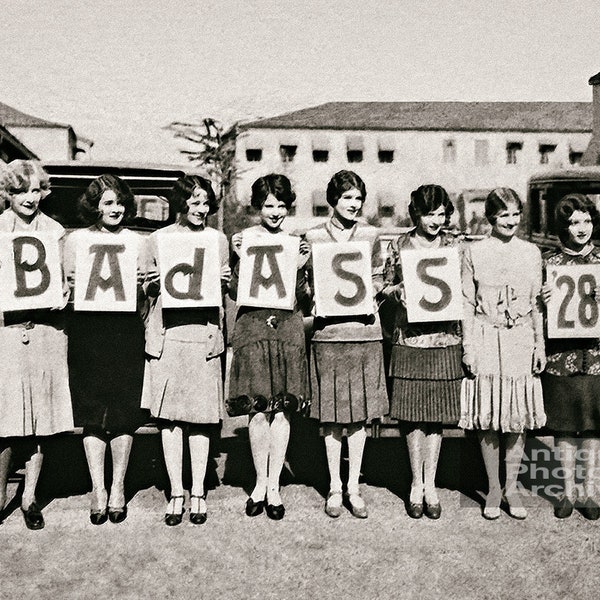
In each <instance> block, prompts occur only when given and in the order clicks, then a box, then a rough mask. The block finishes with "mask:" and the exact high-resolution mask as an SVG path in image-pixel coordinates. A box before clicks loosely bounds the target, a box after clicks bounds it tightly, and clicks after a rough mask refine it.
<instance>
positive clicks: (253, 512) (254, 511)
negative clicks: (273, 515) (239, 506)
mask: <svg viewBox="0 0 600 600" xmlns="http://www.w3.org/2000/svg"><path fill="white" fill-rule="evenodd" d="M264 508H265V501H264V500H259V501H258V502H254V500H252V498H251V497H250V498H248V500H246V514H247V515H248V516H249V517H257V516H258V515H260V514H261V513H262V511H263V510H264Z"/></svg>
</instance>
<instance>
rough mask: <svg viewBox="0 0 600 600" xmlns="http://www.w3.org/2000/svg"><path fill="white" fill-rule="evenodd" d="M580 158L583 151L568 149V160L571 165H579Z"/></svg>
mask: <svg viewBox="0 0 600 600" xmlns="http://www.w3.org/2000/svg"><path fill="white" fill-rule="evenodd" d="M582 158H583V152H575V151H574V150H571V151H569V162H570V163H571V164H572V165H580V164H581V159H582Z"/></svg>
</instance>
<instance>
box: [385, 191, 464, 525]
mask: <svg viewBox="0 0 600 600" xmlns="http://www.w3.org/2000/svg"><path fill="white" fill-rule="evenodd" d="M408 212H409V213H410V216H411V219H412V221H413V223H414V224H415V229H413V230H412V231H411V232H409V233H407V234H404V235H401V236H400V237H399V238H397V239H396V240H394V241H392V242H391V243H390V246H389V250H388V259H387V262H386V266H385V281H384V288H383V290H382V292H381V296H382V297H383V298H385V299H387V300H389V301H391V302H393V303H394V304H395V305H396V317H395V325H394V331H393V339H392V342H393V348H392V357H391V361H390V375H391V378H392V381H393V389H392V399H391V407H390V416H391V417H393V418H395V419H399V420H400V422H401V428H402V429H404V431H405V433H406V443H407V446H408V454H409V459H410V465H411V470H412V477H413V479H412V485H411V489H410V497H409V501H408V503H407V512H408V514H409V516H410V517H412V518H413V519H419V518H420V517H422V516H423V512H425V514H426V515H427V516H428V517H429V518H430V519H438V518H439V517H440V515H441V511H442V507H441V505H440V501H439V498H438V494H437V491H436V489H435V474H436V470H437V463H438V458H439V454H440V447H441V444H442V425H443V424H444V423H448V424H454V425H455V424H456V423H457V422H458V417H459V413H460V382H461V379H462V377H463V369H462V347H461V334H460V324H459V323H458V322H456V321H442V322H427V323H409V321H408V316H407V312H406V300H405V295H404V278H403V275H402V262H401V251H406V250H411V249H414V250H416V249H430V248H446V247H451V246H455V245H456V238H455V237H454V236H452V235H448V234H446V233H445V232H444V231H443V229H442V227H444V226H445V225H447V223H448V221H449V219H450V216H451V215H452V213H453V212H454V206H453V205H452V202H451V201H450V198H449V197H448V194H447V193H446V190H444V188H443V187H440V186H439V185H422V186H420V187H419V188H418V189H416V190H415V191H414V192H412V194H411V200H410V204H409V206H408Z"/></svg>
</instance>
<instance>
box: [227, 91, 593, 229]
mask: <svg viewBox="0 0 600 600" xmlns="http://www.w3.org/2000/svg"><path fill="white" fill-rule="evenodd" d="M591 132H592V104H591V103H588V102H331V103H327V104H322V105H320V106H315V107H312V108H307V109H303V110H299V111H295V112H291V113H287V114H284V115H281V116H277V117H272V118H267V119H262V120H259V121H254V122H251V123H248V124H247V125H245V126H244V129H243V132H242V133H241V135H240V137H239V138H238V143H237V147H236V164H237V168H238V181H237V197H238V198H239V200H240V201H241V202H243V203H248V202H249V196H250V186H251V184H252V182H253V181H254V180H255V179H256V178H257V177H259V176H261V175H265V174H267V173H271V172H279V173H284V174H286V175H287V176H288V177H289V178H290V179H291V180H292V182H293V183H294V186H295V190H296V193H297V201H296V210H295V215H294V218H293V219H290V227H294V228H298V229H302V228H304V227H309V226H311V225H313V224H315V222H317V221H319V220H322V218H323V217H325V216H327V214H328V205H327V203H326V201H325V187H326V185H327V181H328V180H329V178H330V177H331V175H333V173H335V172H336V171H338V170H340V169H351V170H355V171H356V172H357V173H358V174H359V175H360V176H361V177H362V178H363V179H364V180H365V183H366V185H367V190H368V202H367V204H366V205H365V216H366V217H367V218H369V219H371V220H373V221H375V222H377V223H379V224H381V225H383V226H386V225H389V226H392V225H399V224H406V222H407V218H408V211H407V206H408V202H409V200H410V192H411V190H413V189H415V188H416V187H418V186H419V185H420V184H423V183H437V184H440V185H442V186H444V187H445V188H446V190H447V191H448V192H449V193H450V194H451V195H452V196H453V197H455V198H457V200H458V202H457V204H458V205H459V206H464V209H463V210H462V214H461V215H460V218H461V219H462V223H461V226H462V227H464V226H465V224H466V225H467V226H469V223H475V222H476V221H477V219H478V218H479V216H480V214H481V210H482V206H483V203H482V202H481V201H478V200H479V199H480V198H481V197H483V196H484V194H485V192H486V191H487V190H489V189H490V188H493V187H496V186H509V187H512V188H514V189H515V190H516V191H517V192H518V193H519V195H521V197H523V198H525V196H526V189H527V180H528V179H529V177H530V176H531V175H532V174H533V173H535V172H539V171H540V170H544V169H556V168H560V167H567V166H569V165H576V164H579V163H580V161H581V158H582V156H583V153H584V152H585V150H586V147H587V145H588V142H589V140H590V137H591ZM458 219H459V215H458V214H457V216H456V220H457V224H458Z"/></svg>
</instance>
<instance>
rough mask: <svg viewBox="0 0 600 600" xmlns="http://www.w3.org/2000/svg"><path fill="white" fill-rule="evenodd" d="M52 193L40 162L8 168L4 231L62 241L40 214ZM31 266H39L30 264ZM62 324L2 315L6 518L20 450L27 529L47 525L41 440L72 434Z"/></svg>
mask: <svg viewBox="0 0 600 600" xmlns="http://www.w3.org/2000/svg"><path fill="white" fill-rule="evenodd" d="M49 188H50V182H49V179H48V175H47V173H46V172H45V171H44V170H43V169H42V167H41V165H40V164H39V163H38V162H35V161H28V160H15V161H13V162H11V163H10V164H8V165H2V167H1V168H0V198H1V199H2V201H3V203H4V202H7V201H8V202H9V204H10V207H9V208H8V209H7V210H5V211H4V212H3V213H2V214H1V215H0V232H18V233H23V234H28V233H32V234H35V233H38V232H39V233H42V232H48V231H50V232H54V233H55V234H56V238H57V239H59V238H62V236H63V235H64V229H63V227H62V225H60V224H59V223H57V222H56V221H54V220H53V219H51V218H50V217H47V216H46V215H45V214H43V213H42V212H40V210H39V205H40V201H41V200H42V198H43V197H44V196H46V195H47V194H48V193H49ZM27 261H28V263H29V264H33V263H31V262H30V259H27ZM0 268H7V269H8V268H9V266H8V265H0ZM46 269H47V267H46ZM40 272H41V270H40ZM32 275H35V273H32ZM42 279H43V277H42ZM40 285H41V284H40ZM60 287H61V288H62V280H61V282H60ZM64 302H65V304H66V297H65V298H64ZM63 321H64V319H63V312H62V310H52V309H34V310H15V311H10V312H4V313H0V362H1V363H2V384H1V385H0V512H1V510H2V509H3V508H4V504H5V503H6V484H7V479H8V474H9V470H10V459H11V447H13V446H14V447H15V449H20V450H23V452H24V453H25V456H26V457H27V458H26V462H25V486H24V488H23V495H22V497H21V510H22V511H23V516H24V519H25V524H26V525H27V527H28V528H29V529H42V528H43V527H44V517H43V515H42V512H41V510H40V508H39V506H38V504H37V502H36V496H35V492H36V487H37V482H38V479H39V475H40V471H41V468H42V461H43V458H44V457H43V453H42V449H43V446H42V442H43V440H44V439H45V438H46V436H50V435H53V434H55V433H60V432H63V431H69V430H71V429H73V414H72V410H71V396H70V393H69V376H68V371H67V338H66V336H65V332H64V323H63Z"/></svg>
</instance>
